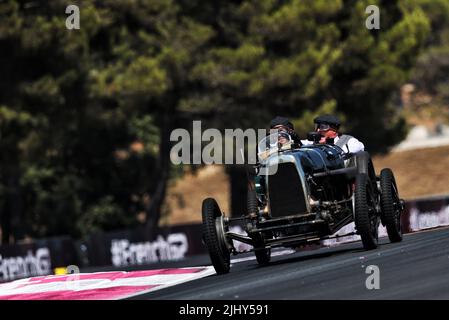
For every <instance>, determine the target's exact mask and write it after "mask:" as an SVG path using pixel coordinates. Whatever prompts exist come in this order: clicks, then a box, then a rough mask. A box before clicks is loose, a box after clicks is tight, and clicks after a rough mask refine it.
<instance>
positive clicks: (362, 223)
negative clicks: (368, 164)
mask: <svg viewBox="0 0 449 320" xmlns="http://www.w3.org/2000/svg"><path fill="white" fill-rule="evenodd" d="M354 192H355V194H354V197H355V199H354V222H355V227H356V230H357V233H358V234H359V235H360V237H361V238H362V243H363V247H364V248H365V249H366V250H372V249H375V248H377V243H378V226H379V221H378V217H377V215H376V198H375V194H374V190H373V186H372V184H371V182H370V180H369V178H368V175H367V174H364V173H361V174H358V175H357V178H356V184H355V191H354Z"/></svg>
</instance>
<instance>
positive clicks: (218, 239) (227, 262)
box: [202, 198, 231, 274]
mask: <svg viewBox="0 0 449 320" xmlns="http://www.w3.org/2000/svg"><path fill="white" fill-rule="evenodd" d="M202 215H203V240H204V243H205V244H206V247H207V249H208V251H209V256H210V259H211V261H212V265H213V266H214V268H215V271H216V272H217V274H224V273H228V272H229V270H230V267H231V251H230V246H229V243H228V239H227V238H226V234H225V229H226V227H225V224H224V221H223V215H222V213H221V211H220V208H219V207H218V204H217V201H215V199H212V198H207V199H205V200H204V201H203V206H202Z"/></svg>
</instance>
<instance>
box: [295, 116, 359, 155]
mask: <svg viewBox="0 0 449 320" xmlns="http://www.w3.org/2000/svg"><path fill="white" fill-rule="evenodd" d="M313 122H314V123H315V131H316V132H319V133H320V134H321V140H320V143H328V141H329V140H328V139H333V142H334V144H335V145H336V146H339V147H340V148H342V149H343V151H344V152H346V153H357V152H359V151H364V150H365V146H364V144H363V143H362V142H360V141H359V140H358V139H357V138H354V137H353V136H350V135H348V134H342V133H340V131H339V129H340V125H341V123H340V120H339V119H338V117H336V116H334V115H321V116H319V117H316V118H315V119H314V120H313ZM302 143H303V144H304V145H307V144H312V143H313V142H311V141H304V140H303V141H302Z"/></svg>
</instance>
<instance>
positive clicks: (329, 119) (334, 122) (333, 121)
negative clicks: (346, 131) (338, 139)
mask: <svg viewBox="0 0 449 320" xmlns="http://www.w3.org/2000/svg"><path fill="white" fill-rule="evenodd" d="M313 122H314V123H327V124H328V125H330V126H334V127H337V128H338V127H339V126H340V124H341V123H340V120H339V119H338V117H337V116H334V115H331V114H324V115H321V116H318V117H316V118H315V119H314V120H313Z"/></svg>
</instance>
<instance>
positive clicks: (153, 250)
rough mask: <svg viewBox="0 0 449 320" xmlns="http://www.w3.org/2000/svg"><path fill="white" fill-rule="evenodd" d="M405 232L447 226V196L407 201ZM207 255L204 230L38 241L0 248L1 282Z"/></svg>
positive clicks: (136, 231) (181, 228)
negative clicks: (70, 268) (76, 269)
mask: <svg viewBox="0 0 449 320" xmlns="http://www.w3.org/2000/svg"><path fill="white" fill-rule="evenodd" d="M402 226H403V231H404V233H410V232H415V231H419V230H424V229H429V228H435V227H440V226H449V195H447V196H439V197H432V198H422V199H414V200H409V201H407V202H406V205H405V211H404V214H403V215H402ZM234 228H235V229H234V230H233V232H243V230H242V229H241V228H239V227H238V226H236V227H234ZM353 228H354V226H353V224H351V225H348V226H346V227H345V228H343V229H342V230H340V231H339V232H338V234H346V233H349V232H351V231H353V230H354V229H353ZM379 232H380V233H379V235H380V236H385V235H386V231H385V228H383V227H381V228H380V230H379ZM354 240H358V236H350V237H344V238H337V239H331V240H326V241H323V242H322V245H329V246H332V245H336V244H339V243H343V242H349V241H354ZM235 246H236V247H238V248H240V249H241V250H245V249H248V246H247V245H244V244H242V243H235ZM204 253H206V248H205V247H204V245H203V244H202V242H201V224H187V225H178V226H171V227H165V228H161V229H159V230H158V232H157V233H156V234H153V235H152V234H150V233H149V232H148V230H146V229H145V228H144V227H139V228H135V229H130V230H122V231H116V232H103V233H96V234H92V235H91V236H89V237H88V238H87V239H86V240H84V241H80V240H74V239H71V238H70V237H55V238H48V239H40V240H35V241H34V242H32V243H27V244H13V245H1V246H0V282H7V281H11V280H15V279H20V278H28V277H34V276H43V275H49V274H53V273H54V270H55V268H65V267H67V266H69V265H76V266H78V267H80V268H85V267H108V266H111V267H117V268H121V267H132V266H138V265H151V264H157V263H161V262H167V261H180V260H183V259H185V258H187V257H190V256H195V255H200V254H204ZM59 270H61V269H59Z"/></svg>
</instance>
